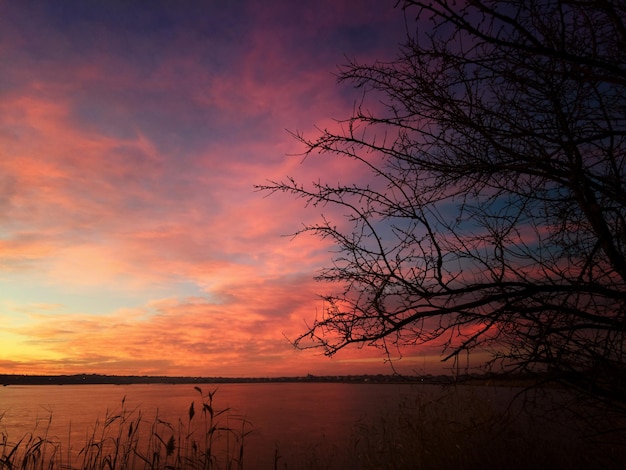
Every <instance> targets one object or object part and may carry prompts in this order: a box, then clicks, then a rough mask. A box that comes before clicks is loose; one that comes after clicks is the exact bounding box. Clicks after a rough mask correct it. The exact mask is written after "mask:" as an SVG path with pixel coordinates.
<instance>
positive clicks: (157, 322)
mask: <svg viewBox="0 0 626 470" xmlns="http://www.w3.org/2000/svg"><path fill="white" fill-rule="evenodd" d="M395 3H396V2H395V0H389V1H385V0H378V1H371V0H365V1H359V0H346V1H337V0H321V1H318V0H311V1H302V2H294V1H290V0H264V1H254V0H241V1H229V2H226V1H212V0H209V1H176V2H173V1H136V2H124V1H116V0H112V1H96V0H93V1H84V0H76V1H69V0H63V1H19V2H11V1H8V0H0V70H2V72H1V73H0V218H1V220H0V325H1V328H0V373H9V374H13V373H14V374H74V373H102V374H122V375H129V374H132V375H134V374H138V375H190V376H198V375H201V376H224V377H229V376H233V377H235V376H255V377H258V376H284V375H305V374H315V375H334V374H363V373H391V372H392V370H391V369H390V366H389V364H387V363H385V361H384V358H383V356H382V354H381V351H380V350H376V349H372V348H352V349H350V348H348V349H347V350H344V351H341V352H340V353H338V354H337V355H336V356H334V357H333V358H327V357H325V356H323V355H322V354H321V351H318V350H313V351H311V350H305V351H300V350H296V349H294V348H293V346H292V345H291V343H290V342H289V341H288V339H289V338H295V337H296V336H297V335H298V334H299V333H302V332H304V331H305V329H306V322H309V323H310V322H311V321H312V320H313V319H314V318H315V317H316V315H319V314H320V313H321V311H322V309H323V304H322V301H321V300H320V297H319V295H320V294H323V293H324V292H325V286H324V285H323V284H320V283H317V282H315V281H314V276H315V275H316V274H318V273H319V271H320V269H321V268H322V267H323V266H325V265H328V264H329V262H330V260H331V259H332V253H331V251H332V249H333V247H332V246H330V245H328V243H327V242H325V241H323V240H319V239H316V238H313V237H309V236H302V237H296V238H293V237H291V236H290V234H292V233H294V232H295V231H297V230H298V229H299V228H301V227H302V223H303V222H311V221H315V220H319V218H320V216H321V214H322V212H323V209H321V208H305V204H304V201H302V200H297V199H293V198H291V197H289V196H287V195H273V196H271V197H267V195H265V194H261V193H259V192H257V191H255V189H254V185H255V184H264V183H265V182H266V181H267V180H279V179H284V178H285V177H286V176H294V177H295V178H296V179H299V180H302V181H304V182H310V181H313V180H317V179H318V178H320V177H332V178H336V179H337V180H341V179H342V178H344V177H350V176H353V175H352V172H353V171H354V169H351V168H349V167H347V166H346V165H345V162H342V161H341V160H340V159H337V158H333V157H332V156H328V155H324V156H323V157H321V158H319V157H318V158H307V159H306V160H303V158H302V157H301V156H298V153H301V152H302V151H303V148H302V145H301V144H300V143H299V142H297V141H296V140H295V139H294V138H293V137H292V136H291V135H290V133H289V131H298V132H303V133H304V134H305V135H306V136H311V137H313V136H315V135H316V134H317V132H318V131H316V127H318V128H325V127H332V126H336V125H337V124H336V122H335V121H334V119H342V118H347V117H349V116H350V114H351V111H352V109H353V106H354V103H355V101H356V100H358V99H359V96H360V95H359V90H354V89H352V88H351V87H350V86H349V85H347V84H342V85H338V84H337V83H336V75H335V73H336V71H337V66H338V65H340V64H343V63H345V62H346V58H347V57H348V58H356V59H358V60H362V61H373V60H377V59H379V60H388V59H392V58H393V57H394V56H395V54H396V52H397V45H398V43H400V42H401V41H402V39H403V34H404V24H405V23H404V16H403V13H402V11H401V10H399V9H397V8H394V5H395ZM435 359H436V358H434V357H431V355H430V354H428V353H427V352H425V351H421V352H420V351H413V352H412V353H409V354H405V357H404V358H403V359H402V360H401V361H399V362H396V363H395V367H396V370H397V371H398V372H400V373H415V372H418V373H419V372H423V371H425V369H426V368H427V367H430V365H431V362H432V364H435V363H436V360H435ZM437 360H438V359H437ZM433 361H434V362H433Z"/></svg>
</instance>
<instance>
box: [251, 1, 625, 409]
mask: <svg viewBox="0 0 626 470" xmlns="http://www.w3.org/2000/svg"><path fill="white" fill-rule="evenodd" d="M403 10H404V14H405V17H406V19H407V38H406V41H405V43H404V44H403V45H402V46H400V48H399V54H398V56H397V58H395V59H394V60H392V61H389V62H375V63H372V64H361V63H357V62H354V61H352V62H349V63H348V64H347V65H345V66H343V67H342V68H341V69H340V75H339V81H340V82H349V83H351V84H353V85H354V86H356V87H361V88H362V89H363V90H364V94H363V100H362V101H361V102H360V103H359V104H357V105H356V106H355V110H354V113H353V115H352V116H351V117H350V118H348V119H346V120H343V121H340V122H341V126H342V127H341V128H342V131H341V132H330V131H328V130H320V134H319V135H318V136H316V137H315V138H313V139H309V138H306V137H305V136H304V135H302V134H300V133H296V134H294V135H295V136H296V138H298V139H299V140H300V141H301V142H302V143H303V144H304V145H305V146H306V151H305V155H307V158H314V157H313V155H314V154H318V153H322V154H323V153H329V154H332V155H336V156H339V157H341V158H345V159H351V160H354V161H356V162H358V163H359V164H361V165H363V166H364V167H365V168H367V169H368V170H369V171H370V178H369V181H368V182H367V183H366V184H363V183H358V182H351V181H349V180H347V178H348V176H349V175H345V177H346V180H344V181H342V182H341V183H339V184H335V183H331V182H328V183H327V182H324V181H317V182H312V183H310V184H301V183H300V182H298V181H295V180H294V179H293V178H287V179H286V180H284V181H272V182H269V183H268V184H266V185H262V186H259V188H260V189H261V190H264V191H268V192H274V191H279V192H286V193H291V194H293V195H294V196H296V197H300V198H303V199H304V200H305V201H306V202H307V203H308V204H312V205H319V206H320V207H323V206H325V205H335V206H338V207H340V208H341V209H342V210H343V213H345V214H348V215H347V218H348V220H349V222H350V224H349V225H347V224H345V223H344V224H340V225H335V222H333V221H332V220H327V219H325V218H324V219H323V220H322V221H321V222H320V223H319V224H313V225H309V226H306V227H304V228H303V230H302V232H313V233H314V234H317V235H319V236H320V237H324V238H329V239H331V240H332V241H333V242H334V243H335V244H336V245H337V247H338V252H337V253H338V254H337V255H336V256H335V258H334V259H333V261H332V264H331V265H330V266H329V267H327V268H326V269H324V270H323V271H322V272H321V274H320V275H319V279H320V280H324V281H331V282H335V283H336V282H339V283H340V284H341V285H342V286H344V289H343V290H342V291H341V292H340V293H333V294H330V295H326V296H324V298H325V300H326V302H327V303H326V305H327V306H328V308H327V309H326V311H325V312H324V314H323V316H322V317H321V318H317V319H316V320H315V322H314V323H312V325H310V327H309V329H308V330H307V331H306V332H305V333H304V334H303V335H302V336H300V337H299V338H297V339H296V340H295V344H296V345H297V346H300V347H311V346H314V347H322V348H324V351H325V353H326V354H328V355H332V354H334V353H336V352H337V351H338V350H340V349H341V348H343V347H345V346H346V345H349V344H352V343H360V344H371V345H375V346H380V347H383V348H385V349H386V350H387V351H389V348H391V347H394V348H395V347H398V348H402V346H404V345H416V344H423V343H436V344H439V345H441V347H442V355H443V357H444V359H452V360H454V359H455V358H456V357H458V355H459V354H460V353H465V352H467V351H476V350H481V351H488V352H489V353H490V361H489V365H490V366H491V367H493V366H495V365H498V366H499V367H502V368H503V370H506V371H534V372H542V373H546V372H551V373H553V374H555V375H556V376H558V377H559V379H561V380H565V381H567V382H569V383H570V384H571V385H575V386H577V387H582V388H587V389H589V390H591V391H592V392H593V393H594V394H597V395H599V396H605V397H610V398H616V399H618V400H622V401H624V399H625V397H626V394H625V393H624V392H625V390H626V384H625V382H624V381H625V380H626V374H625V373H624V371H625V367H624V358H625V351H624V348H625V343H624V340H625V331H626V192H625V184H626V168H625V165H626V145H625V143H626V24H625V18H626V4H625V3H624V2H623V1H614V2H612V1H609V0H606V1H605V0H597V1H593V0H561V1H557V0H542V1H539V0H531V1H524V2H518V1H488V0H484V1H479V0H475V1H473V0H466V1H461V2H448V1H445V0H439V1H437V0H435V1H427V2H421V1H414V0H406V1H404V2H403ZM346 226H348V227H349V228H348V229H346V228H345V227H346ZM311 340H313V342H311Z"/></svg>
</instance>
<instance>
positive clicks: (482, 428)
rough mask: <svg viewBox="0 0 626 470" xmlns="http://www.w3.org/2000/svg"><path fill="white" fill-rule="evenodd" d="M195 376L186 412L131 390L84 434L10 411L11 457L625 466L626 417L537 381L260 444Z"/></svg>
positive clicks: (91, 465) (183, 463) (39, 464)
mask: <svg viewBox="0 0 626 470" xmlns="http://www.w3.org/2000/svg"><path fill="white" fill-rule="evenodd" d="M195 388H196V390H197V391H198V393H199V395H200V397H201V398H200V400H199V401H194V402H193V403H191V405H190V407H189V409H188V412H187V414H186V416H184V417H181V418H179V419H178V421H177V422H175V423H170V422H166V421H164V420H162V419H161V418H159V416H158V414H157V416H153V417H147V416H144V415H143V414H142V411H141V410H139V409H128V407H127V405H125V403H124V402H125V400H122V403H121V406H120V408H119V410H117V411H115V412H111V411H109V412H107V414H106V416H105V418H104V419H103V420H102V421H98V422H96V423H95V425H94V426H93V428H92V432H90V433H89V434H88V435H87V437H86V439H85V441H84V442H68V438H67V437H65V438H64V437H63V436H56V435H52V433H51V432H50V422H51V420H52V417H50V420H49V422H48V425H47V427H46V426H45V425H44V426H43V427H40V426H38V425H35V426H34V429H33V431H32V432H29V433H27V434H25V435H23V436H12V435H11V434H10V430H6V429H4V428H3V426H2V419H1V416H2V415H1V414H0V469H2V470H4V469H23V470H26V469H33V470H35V469H50V470H52V469H67V470H71V469H94V470H103V469H107V470H115V469H120V470H121V469H149V470H152V469H164V470H165V469H265V468H275V469H380V468H385V469H453V468H454V469H461V468H462V469H474V468H476V469H481V470H485V469H495V468H498V469H499V468H507V469H524V470H525V469H528V468H568V469H593V468H605V469H613V468H615V469H617V468H623V462H625V461H626V446H625V445H624V442H625V440H624V437H625V436H624V434H625V433H624V427H623V426H622V427H621V428H620V424H622V425H623V422H622V423H620V420H619V419H618V418H617V417H613V416H611V415H610V414H608V412H607V410H604V409H601V408H595V409H591V408H586V409H585V410H582V409H580V408H578V407H579V406H580V402H579V401H577V400H574V401H570V398H568V396H565V395H564V396H562V397H561V396H560V395H554V394H553V392H554V390H545V389H544V390H541V389H535V390H534V392H533V393H531V394H525V395H524V396H523V397H519V398H518V399H516V400H514V401H513V402H512V403H510V404H509V405H508V406H502V404H501V403H500V404H499V405H498V404H496V403H495V401H497V397H498V395H497V394H495V393H493V392H494V391H495V390H496V389H494V388H493V387H489V386H485V385H476V386H462V387H457V386H454V385H452V386H447V387H444V388H443V389H442V393H440V394H432V393H426V392H424V393H422V392H420V391H418V392H417V393H416V395H415V396H413V397H412V398H411V399H407V400H406V401H404V402H402V403H394V404H386V405H381V409H380V410H379V413H378V414H377V415H375V416H376V417H374V418H372V419H368V420H362V421H359V422H356V423H354V426H353V430H352V434H351V436H350V439H349V440H348V441H347V444H341V445H339V444H338V443H335V442H323V441H322V442H317V441H312V442H307V443H304V444H303V443H297V444H294V446H292V447H290V448H281V447H268V448H261V449H259V448H255V447H254V446H252V447H250V445H249V444H250V437H251V435H253V433H254V432H255V429H254V426H253V425H252V424H251V423H249V422H248V421H247V420H246V419H245V418H242V417H240V416H237V415H234V414H232V412H231V411H230V410H228V409H219V408H218V407H217V406H216V403H215V400H214V399H215V393H216V392H215V391H212V392H209V393H207V394H205V393H203V391H202V389H201V388H200V387H197V386H196V387H195ZM497 390H503V388H501V387H500V388H499V389H497ZM549 396H551V397H552V398H550V399H548V397H549ZM554 397H559V398H558V399H557V400H553V398H554ZM494 399H495V400H494ZM218 401H219V400H218ZM320 412H321V413H323V410H320ZM583 416H584V417H585V418H584V419H583ZM55 418H56V417H55ZM257 447H258V446H257Z"/></svg>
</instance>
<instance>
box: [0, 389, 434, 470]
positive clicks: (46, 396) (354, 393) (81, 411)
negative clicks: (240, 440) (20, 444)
mask: <svg viewBox="0 0 626 470" xmlns="http://www.w3.org/2000/svg"><path fill="white" fill-rule="evenodd" d="M201 387H202V389H203V391H204V392H205V393H206V392H209V391H211V390H215V389H216V388H217V392H216V394H215V397H214V406H215V408H217V409H223V408H230V411H229V414H228V425H229V426H230V427H234V428H240V421H238V418H240V417H244V418H245V419H246V420H247V421H248V422H250V426H249V427H248V429H251V430H252V433H251V434H250V435H249V436H247V437H246V444H245V452H246V462H247V463H248V464H254V463H256V464H257V465H258V466H259V467H265V466H269V463H270V462H273V459H274V449H275V448H276V447H277V446H278V448H279V449H280V454H281V455H282V456H283V457H284V458H285V459H288V458H289V457H290V456H292V457H293V456H295V455H297V454H298V453H300V452H307V451H310V450H311V449H313V448H318V447H319V448H321V447H323V446H324V445H328V446H338V447H340V446H341V445H342V444H345V443H347V442H348V439H349V437H350V434H351V432H352V431H353V429H354V426H355V425H356V424H358V423H359V422H364V421H366V420H367V419H369V418H374V417H376V416H380V415H381V413H388V412H391V411H392V410H393V409H397V405H398V404H399V403H400V402H402V401H403V400H404V401H406V400H407V399H410V397H412V396H414V395H415V394H416V393H424V391H426V390H430V392H432V393H436V391H437V390H438V389H439V387H436V386H424V385H420V386H412V385H406V384H401V385H400V384H399V385H390V384H384V385H383V384H329V383H326V384H321V383H320V384H315V383H306V384H301V383H263V384H221V385H219V386H213V385H207V384H204V385H202V386H201ZM418 389H419V390H418ZM124 398H125V408H126V409H134V408H135V407H139V408H140V409H141V411H142V413H143V417H144V419H145V420H146V422H153V421H154V418H155V416H157V413H158V416H159V417H160V418H161V419H164V420H167V421H170V422H173V423H175V422H177V420H178V419H179V418H180V419H182V420H183V421H184V422H186V420H187V418H188V410H189V407H190V404H191V402H192V401H194V402H195V409H196V411H197V412H199V410H200V409H201V407H200V405H199V403H200V395H199V394H198V392H197V391H196V390H194V387H193V386H192V385H168V384H150V385H63V386H58V385H52V386H45V385H43V386H8V387H0V416H2V419H1V420H0V432H5V433H7V434H8V435H9V436H10V438H11V440H13V441H16V440H18V439H19V438H20V437H21V436H22V435H24V434H25V433H28V432H33V430H35V429H37V430H42V429H44V430H45V428H46V427H48V423H49V419H50V417H52V421H51V423H50V424H49V429H50V435H52V436H57V437H59V438H62V436H63V437H64V436H67V439H68V440H70V441H71V442H72V443H76V445H75V447H80V446H82V445H83V444H84V443H85V436H86V435H87V434H89V433H90V432H93V427H94V424H95V423H96V421H97V420H100V421H104V419H105V417H106V413H107V410H109V411H111V412H116V411H119V410H120V409H121V404H122V399H124ZM223 420H224V418H223ZM247 467H248V466H247Z"/></svg>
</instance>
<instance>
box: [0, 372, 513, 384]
mask: <svg viewBox="0 0 626 470" xmlns="http://www.w3.org/2000/svg"><path fill="white" fill-rule="evenodd" d="M524 379H525V378H524V377H521V376H515V377H510V376H509V377H506V378H505V377H501V376H494V375H491V374H489V375H465V376H453V375H437V376H434V375H422V376H404V375H382V374H378V375H330V376H318V375H310V374H309V375H306V376H302V377H170V376H148V375H100V374H75V375H20V374H0V385H4V386H7V385H80V384H85V385H98V384H100V385H106V384H110V385H127V384H221V383H276V382H284V383H294V382H311V383H316V382H328V383H388V384H391V383H396V384H397V383H430V384H449V383H453V382H459V381H464V382H469V383H475V384H478V383H493V382H494V381H496V382H500V381H505V382H508V383H510V381H511V380H514V381H520V380H522V381H524Z"/></svg>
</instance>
